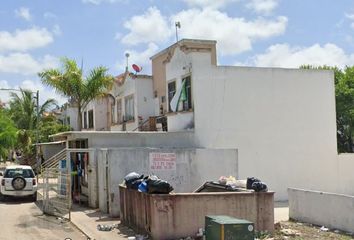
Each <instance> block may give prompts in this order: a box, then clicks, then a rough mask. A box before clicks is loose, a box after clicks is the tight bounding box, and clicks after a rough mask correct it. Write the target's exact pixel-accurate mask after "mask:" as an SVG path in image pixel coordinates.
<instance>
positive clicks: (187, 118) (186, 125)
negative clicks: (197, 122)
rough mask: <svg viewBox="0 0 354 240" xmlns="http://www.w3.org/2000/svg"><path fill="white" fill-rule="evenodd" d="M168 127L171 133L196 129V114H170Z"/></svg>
mask: <svg viewBox="0 0 354 240" xmlns="http://www.w3.org/2000/svg"><path fill="white" fill-rule="evenodd" d="M167 126H168V131H170V132H175V131H181V130H191V129H194V113H193V112H177V113H170V114H169V115H168V118H167Z"/></svg>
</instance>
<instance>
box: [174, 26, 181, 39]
mask: <svg viewBox="0 0 354 240" xmlns="http://www.w3.org/2000/svg"><path fill="white" fill-rule="evenodd" d="M175 27H176V42H178V28H181V23H180V22H175Z"/></svg>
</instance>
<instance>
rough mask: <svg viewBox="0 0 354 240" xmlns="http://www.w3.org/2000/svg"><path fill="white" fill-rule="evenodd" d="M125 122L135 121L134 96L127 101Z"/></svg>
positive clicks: (126, 99) (127, 98)
mask: <svg viewBox="0 0 354 240" xmlns="http://www.w3.org/2000/svg"><path fill="white" fill-rule="evenodd" d="M124 100H125V120H126V121H130V120H134V95H130V96H128V97H126V98H125V99H124Z"/></svg>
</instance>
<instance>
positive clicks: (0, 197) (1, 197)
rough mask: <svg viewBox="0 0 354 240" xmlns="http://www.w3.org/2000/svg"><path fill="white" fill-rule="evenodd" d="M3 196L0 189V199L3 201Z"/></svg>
mask: <svg viewBox="0 0 354 240" xmlns="http://www.w3.org/2000/svg"><path fill="white" fill-rule="evenodd" d="M4 200H5V198H4V195H2V193H1V191H0V201H4Z"/></svg>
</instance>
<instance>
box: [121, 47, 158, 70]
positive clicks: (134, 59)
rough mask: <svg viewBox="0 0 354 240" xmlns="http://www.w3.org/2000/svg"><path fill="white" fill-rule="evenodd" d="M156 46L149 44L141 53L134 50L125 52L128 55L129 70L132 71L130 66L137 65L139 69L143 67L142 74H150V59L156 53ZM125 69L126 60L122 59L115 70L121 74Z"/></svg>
mask: <svg viewBox="0 0 354 240" xmlns="http://www.w3.org/2000/svg"><path fill="white" fill-rule="evenodd" d="M157 50H158V46H157V45H156V44H154V43H149V45H148V48H147V49H146V50H145V51H143V52H138V51H136V50H132V49H131V50H127V51H126V52H128V53H129V55H130V56H129V70H130V71H133V70H132V69H131V65H132V64H137V65H139V66H141V67H143V72H144V73H145V74H150V73H151V63H150V57H151V56H152V55H154V54H156V53H157ZM125 67H126V59H125V58H124V59H122V60H121V61H120V62H118V63H117V64H116V68H117V70H119V71H121V72H123V71H124V70H125Z"/></svg>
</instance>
